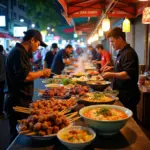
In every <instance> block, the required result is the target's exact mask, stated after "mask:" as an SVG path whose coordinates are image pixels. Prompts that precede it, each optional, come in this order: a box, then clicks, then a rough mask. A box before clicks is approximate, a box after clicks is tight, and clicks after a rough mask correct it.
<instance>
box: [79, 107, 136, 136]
mask: <svg viewBox="0 0 150 150" xmlns="http://www.w3.org/2000/svg"><path fill="white" fill-rule="evenodd" d="M79 114H80V115H81V117H82V118H83V119H84V121H85V123H87V125H88V126H89V127H91V128H93V129H94V130H95V131H96V132H97V133H98V134H100V135H103V136H112V135H115V134H116V133H118V132H119V130H120V129H121V128H123V127H124V126H125V124H126V123H127V121H128V120H129V118H131V117H132V115H133V113H132V111H131V110H130V109H128V108H125V107H122V106H117V105H91V106H86V107H84V108H81V109H80V111H79Z"/></svg>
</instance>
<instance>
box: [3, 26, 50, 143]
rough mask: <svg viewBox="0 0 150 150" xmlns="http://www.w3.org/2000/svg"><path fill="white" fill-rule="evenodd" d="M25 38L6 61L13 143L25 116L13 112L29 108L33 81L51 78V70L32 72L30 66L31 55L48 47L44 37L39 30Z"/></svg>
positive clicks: (7, 108) (27, 34)
mask: <svg viewBox="0 0 150 150" xmlns="http://www.w3.org/2000/svg"><path fill="white" fill-rule="evenodd" d="M24 34H25V36H24V37H23V40H22V42H21V43H17V44H16V45H15V47H14V48H13V49H12V50H11V51H10V53H9V55H8V57H7V60H6V78H7V85H8V95H9V96H8V98H7V100H6V104H5V107H6V108H5V110H7V115H8V119H9V125H10V136H11V141H12V140H13V139H14V138H15V137H16V135H17V131H16V124H17V120H19V119H23V118H24V117H26V116H24V114H21V113H17V112H15V111H14V110H13V107H14V106H23V107H29V104H30V103H31V102H32V96H33V81H34V80H35V79H37V78H40V77H44V78H46V77H49V76H50V74H51V71H50V69H43V70H40V71H37V72H32V67H31V64H30V57H29V56H30V55H31V53H32V52H35V51H36V50H37V49H38V47H39V46H40V45H41V46H46V44H45V43H44V42H43V41H42V35H41V33H40V32H39V31H37V30H33V29H31V30H28V31H26V32H24Z"/></svg>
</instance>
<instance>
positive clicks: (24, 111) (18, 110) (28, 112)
mask: <svg viewBox="0 0 150 150" xmlns="http://www.w3.org/2000/svg"><path fill="white" fill-rule="evenodd" d="M13 109H14V110H15V111H16V112H21V113H26V114H31V112H30V111H28V110H21V109H16V108H13Z"/></svg>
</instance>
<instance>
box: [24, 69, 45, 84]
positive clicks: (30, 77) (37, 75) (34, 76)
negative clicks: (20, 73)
mask: <svg viewBox="0 0 150 150" xmlns="http://www.w3.org/2000/svg"><path fill="white" fill-rule="evenodd" d="M42 76H43V72H42V71H37V72H29V74H28V76H27V77H26V78H25V82H29V81H33V80H35V79H38V78H40V77H42Z"/></svg>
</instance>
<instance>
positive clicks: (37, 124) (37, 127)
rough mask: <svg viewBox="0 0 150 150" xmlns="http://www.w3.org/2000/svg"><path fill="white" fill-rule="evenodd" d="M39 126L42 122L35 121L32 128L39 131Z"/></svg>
mask: <svg viewBox="0 0 150 150" xmlns="http://www.w3.org/2000/svg"><path fill="white" fill-rule="evenodd" d="M41 127H42V124H41V123H40V122H37V123H36V124H35V125H34V127H33V128H34V130H35V131H39V130H40V129H41Z"/></svg>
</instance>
